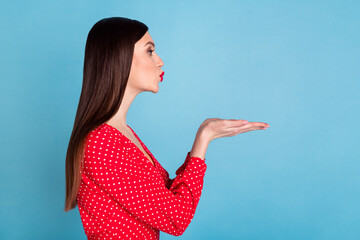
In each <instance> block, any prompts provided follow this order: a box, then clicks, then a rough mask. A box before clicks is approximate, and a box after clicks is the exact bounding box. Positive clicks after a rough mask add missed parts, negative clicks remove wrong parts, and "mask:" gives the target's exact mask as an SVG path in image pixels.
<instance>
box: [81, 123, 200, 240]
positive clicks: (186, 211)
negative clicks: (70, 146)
mask: <svg viewBox="0 0 360 240" xmlns="http://www.w3.org/2000/svg"><path fill="white" fill-rule="evenodd" d="M128 127H129V126H128ZM129 128H130V127H129ZM130 129H131V131H132V132H133V133H134V136H135V137H136V138H137V139H138V140H139V142H140V144H141V146H142V147H143V148H144V150H145V151H146V152H147V153H148V154H149V155H150V156H151V158H152V159H153V161H154V163H155V166H154V165H153V164H152V163H151V162H150V161H149V159H148V158H147V157H146V156H145V154H144V153H143V152H142V151H140V149H139V148H138V147H137V146H136V145H135V144H134V143H133V142H131V141H130V140H129V139H128V138H127V137H126V136H124V135H123V134H122V133H121V132H120V131H119V130H117V129H116V128H114V127H112V126H110V125H108V124H106V123H103V124H101V125H100V126H98V127H97V128H96V129H94V130H93V131H92V132H91V133H89V135H88V137H87V140H86V148H85V154H84V165H83V172H82V173H81V174H82V180H81V184H80V188H79V192H78V195H77V205H78V208H79V212H80V216H81V220H82V224H83V226H84V231H85V234H86V235H87V237H88V239H159V236H160V235H159V231H163V232H165V233H168V234H171V235H175V236H179V235H181V234H183V233H184V231H185V229H186V228H187V227H188V225H189V224H190V222H191V220H192V218H193V217H194V214H195V210H196V207H197V204H198V202H199V200H200V195H201V192H202V188H203V178H204V175H205V171H206V168H207V166H206V164H205V159H201V158H199V157H190V152H188V153H187V156H186V159H185V162H184V163H183V164H182V165H181V167H180V168H179V169H177V171H176V175H177V176H176V177H175V178H174V179H170V178H169V173H168V172H167V171H166V170H165V169H164V168H163V167H162V166H161V165H160V163H159V162H158V161H157V160H156V158H155V157H154V156H153V155H152V154H151V152H150V150H149V149H148V148H147V147H146V146H145V145H144V143H143V142H142V141H141V140H140V138H139V137H138V136H137V135H136V133H135V132H134V130H133V129H132V128H130Z"/></svg>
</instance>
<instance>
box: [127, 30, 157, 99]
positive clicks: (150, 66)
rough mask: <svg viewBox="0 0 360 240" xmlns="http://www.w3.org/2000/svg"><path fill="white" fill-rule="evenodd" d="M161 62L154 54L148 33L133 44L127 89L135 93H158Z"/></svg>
mask: <svg viewBox="0 0 360 240" xmlns="http://www.w3.org/2000/svg"><path fill="white" fill-rule="evenodd" d="M162 66H164V63H163V61H162V60H161V58H160V57H159V56H158V55H157V54H156V52H155V44H154V41H153V40H152V38H151V36H150V34H149V32H148V31H147V32H146V33H145V34H144V36H143V37H142V38H141V39H140V40H139V41H137V42H136V43H135V47H134V55H133V59H132V64H131V69H130V75H129V80H128V86H127V88H131V90H134V91H136V92H144V91H151V92H153V93H156V92H158V91H159V82H160V81H161V77H160V75H161V73H162V72H163V71H162V70H161V67H162Z"/></svg>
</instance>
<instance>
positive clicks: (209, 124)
mask: <svg viewBox="0 0 360 240" xmlns="http://www.w3.org/2000/svg"><path fill="white" fill-rule="evenodd" d="M268 127H270V125H269V124H267V123H262V122H248V121H246V120H241V119H239V120H237V119H220V118H208V119H206V120H205V121H204V122H203V123H202V124H201V125H200V129H202V131H204V132H205V135H206V136H207V138H208V139H209V142H210V141H212V140H214V139H216V138H220V137H232V136H235V135H237V134H239V133H245V132H249V131H254V130H265V129H267V128H268Z"/></svg>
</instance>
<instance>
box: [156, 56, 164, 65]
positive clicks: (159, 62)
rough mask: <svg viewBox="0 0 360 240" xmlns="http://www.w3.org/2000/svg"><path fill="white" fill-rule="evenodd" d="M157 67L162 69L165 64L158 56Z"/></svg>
mask: <svg viewBox="0 0 360 240" xmlns="http://www.w3.org/2000/svg"><path fill="white" fill-rule="evenodd" d="M157 65H158V66H159V67H162V66H164V62H163V61H162V60H161V58H160V57H159V56H158V59H157Z"/></svg>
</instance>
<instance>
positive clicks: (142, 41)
mask: <svg viewBox="0 0 360 240" xmlns="http://www.w3.org/2000/svg"><path fill="white" fill-rule="evenodd" d="M149 45H154V40H153V39H152V38H151V36H150V33H149V32H148V31H147V32H146V33H145V34H144V36H143V37H142V38H141V39H140V40H139V41H137V42H136V44H135V46H136V47H147V46H149Z"/></svg>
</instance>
